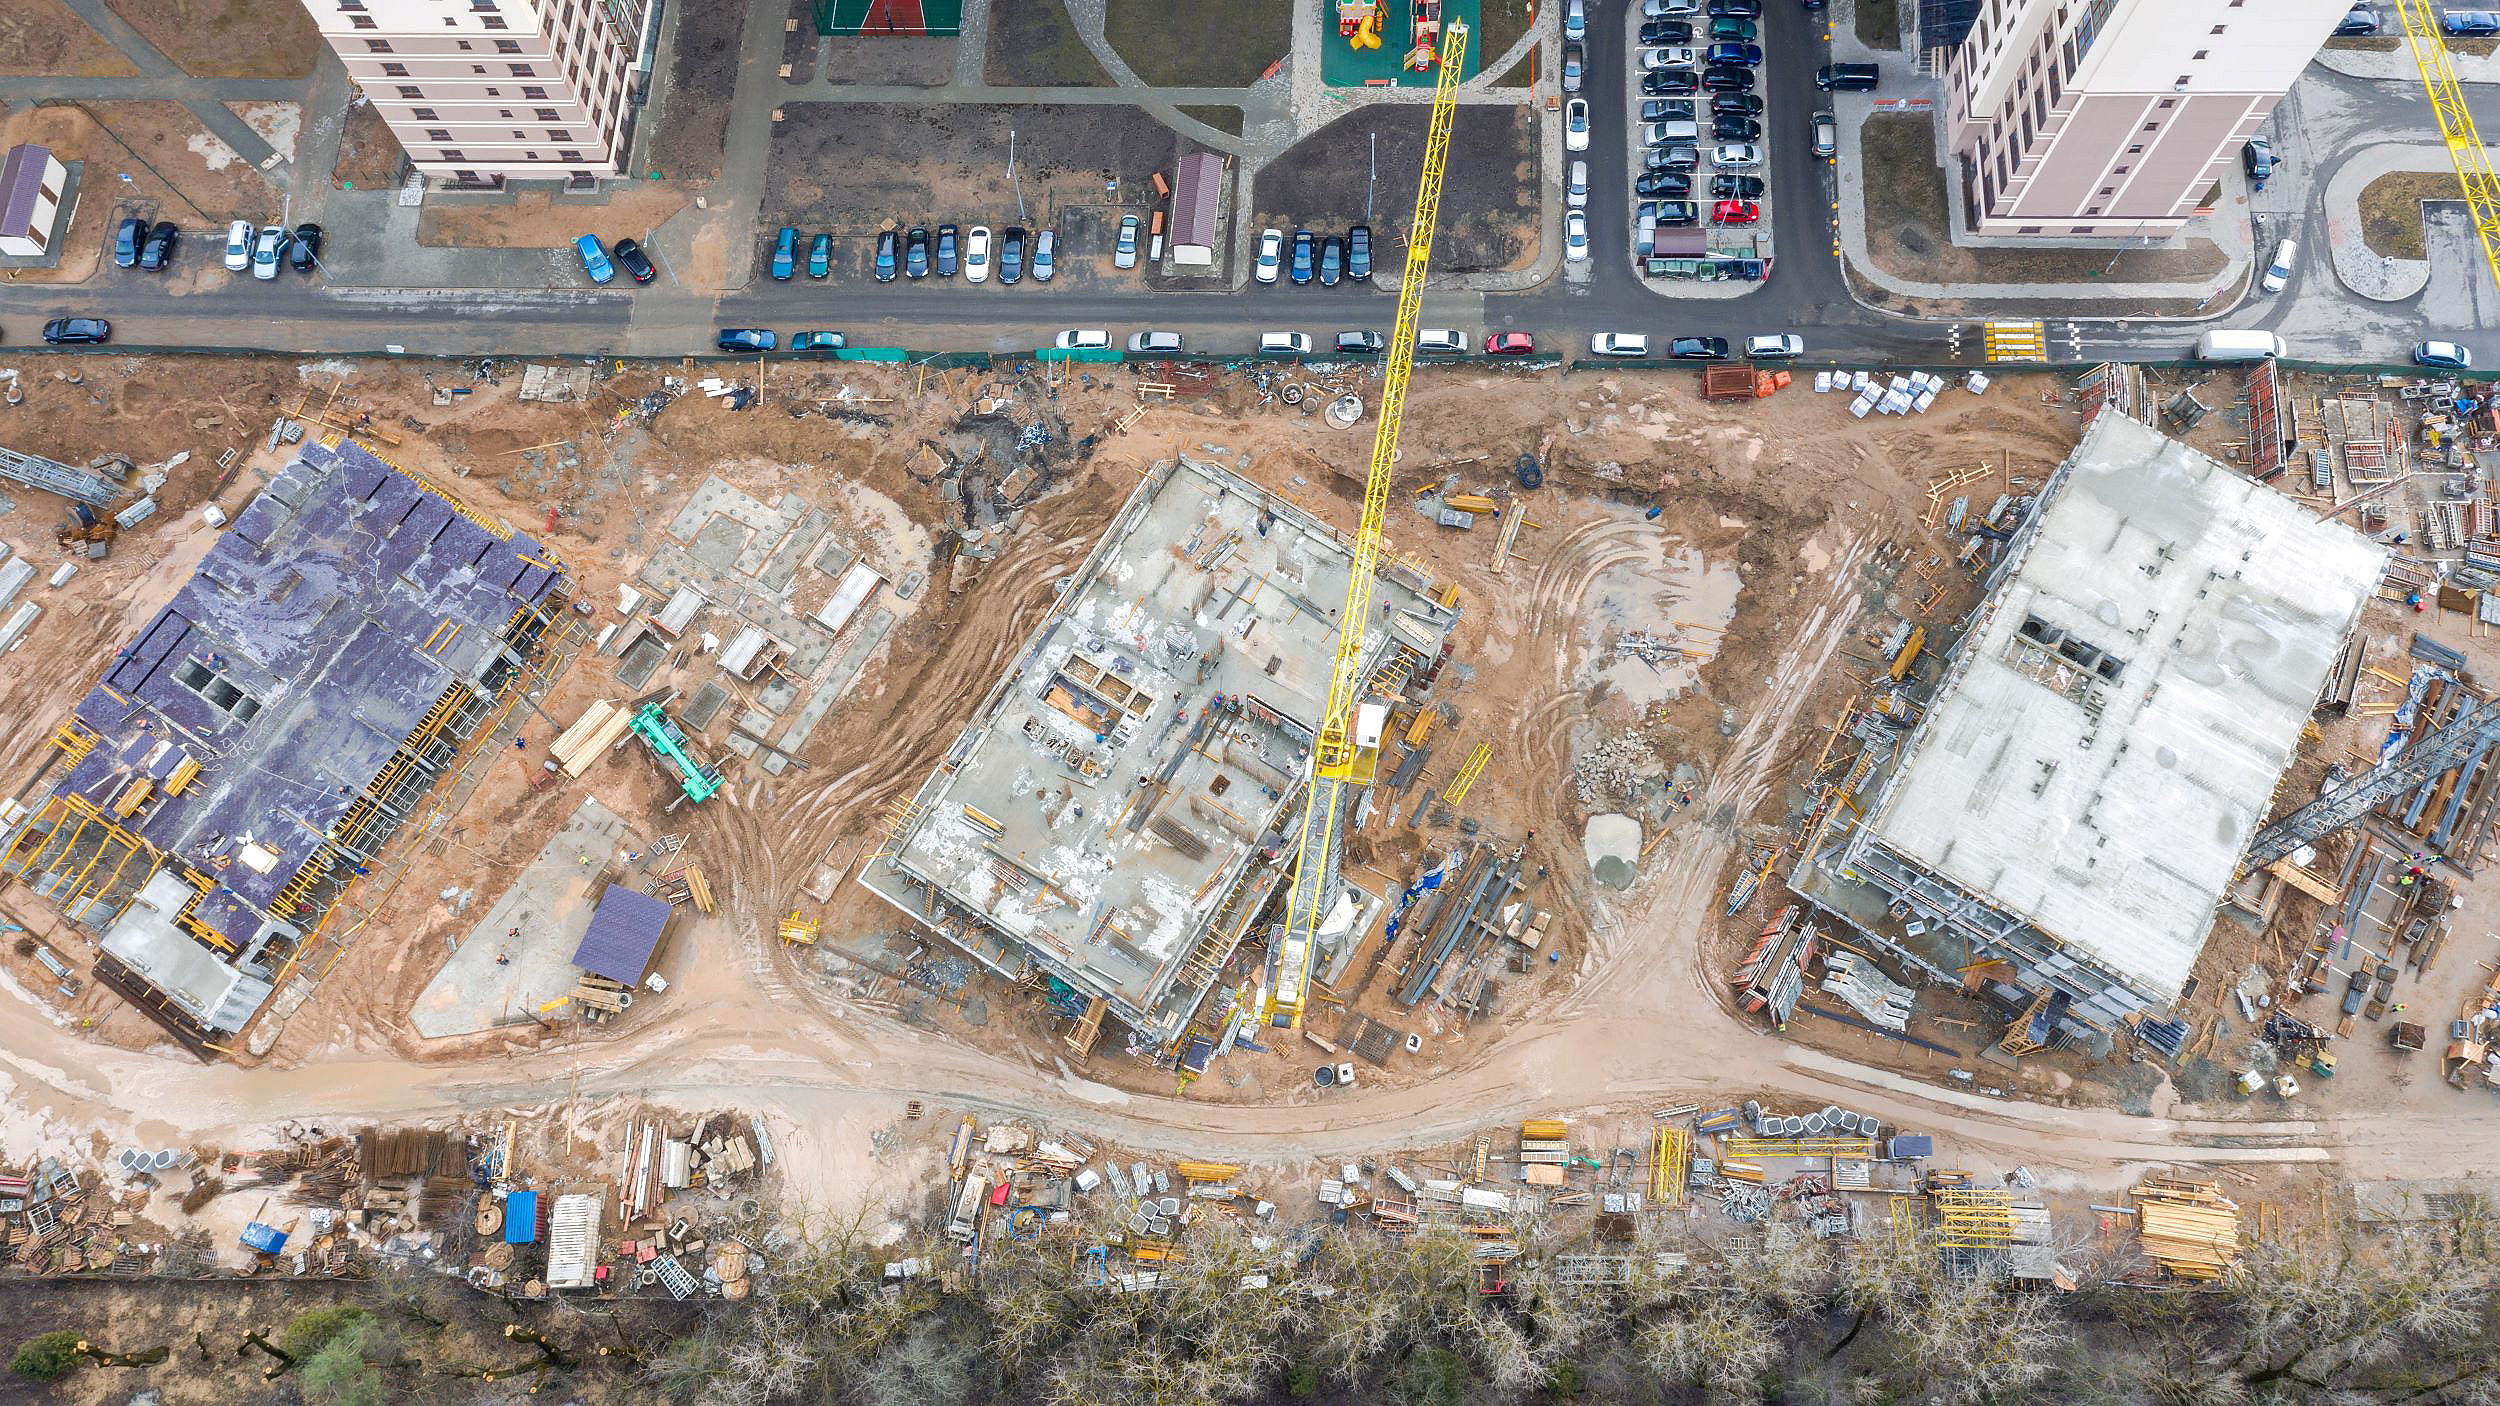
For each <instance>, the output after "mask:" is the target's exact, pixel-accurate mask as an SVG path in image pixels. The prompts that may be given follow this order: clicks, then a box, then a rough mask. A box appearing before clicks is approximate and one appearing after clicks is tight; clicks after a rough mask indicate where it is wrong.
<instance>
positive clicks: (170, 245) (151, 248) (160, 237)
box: [139, 220, 321, 273]
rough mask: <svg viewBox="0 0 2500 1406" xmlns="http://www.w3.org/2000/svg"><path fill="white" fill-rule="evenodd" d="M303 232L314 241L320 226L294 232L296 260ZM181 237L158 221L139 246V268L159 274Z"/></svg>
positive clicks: (171, 226)
mask: <svg viewBox="0 0 2500 1406" xmlns="http://www.w3.org/2000/svg"><path fill="white" fill-rule="evenodd" d="M305 230H311V231H312V232H313V238H314V239H316V240H318V239H319V238H320V237H321V226H319V225H302V226H299V227H298V228H297V229H296V231H295V254H296V257H297V258H298V259H301V258H302V257H303V253H304V231H305ZM181 235H182V231H180V230H178V229H175V228H174V222H173V221H171V220H158V221H157V222H156V224H155V226H154V227H153V228H151V229H150V230H149V231H148V237H147V239H146V240H145V241H144V242H142V243H141V244H140V245H139V267H141V268H143V269H146V270H147V271H148V272H150V273H157V272H161V271H162V270H163V269H164V268H165V266H166V265H168V264H170V263H172V262H173V261H174V243H175V241H176V240H178V239H179V238H181ZM296 267H297V268H302V267H304V265H302V264H300V263H299V264H297V265H296Z"/></svg>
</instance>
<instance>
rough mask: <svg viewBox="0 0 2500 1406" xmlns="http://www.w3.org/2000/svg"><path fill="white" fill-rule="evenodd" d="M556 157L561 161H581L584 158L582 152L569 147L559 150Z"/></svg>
mask: <svg viewBox="0 0 2500 1406" xmlns="http://www.w3.org/2000/svg"><path fill="white" fill-rule="evenodd" d="M556 159H557V160H559V161H579V160H581V159H582V154H581V153H580V152H578V151H573V150H570V149H567V150H564V151H559V152H557V153H556Z"/></svg>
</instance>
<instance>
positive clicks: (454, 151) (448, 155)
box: [441, 146, 468, 161]
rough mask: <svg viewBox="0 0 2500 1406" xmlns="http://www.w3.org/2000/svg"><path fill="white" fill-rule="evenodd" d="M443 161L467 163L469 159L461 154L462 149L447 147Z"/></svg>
mask: <svg viewBox="0 0 2500 1406" xmlns="http://www.w3.org/2000/svg"><path fill="white" fill-rule="evenodd" d="M441 159H442V160H445V161H466V160H467V159H468V158H467V157H465V156H462V155H461V154H460V148H458V147H456V146H447V147H444V148H443V154H442V157H441Z"/></svg>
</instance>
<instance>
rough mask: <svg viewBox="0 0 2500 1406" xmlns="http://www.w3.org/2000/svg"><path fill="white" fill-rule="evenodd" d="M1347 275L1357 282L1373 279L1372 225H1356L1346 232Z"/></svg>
mask: <svg viewBox="0 0 2500 1406" xmlns="http://www.w3.org/2000/svg"><path fill="white" fill-rule="evenodd" d="M1345 276H1346V277H1348V278H1351V279H1353V280H1354V281H1355V282H1357V283H1369V282H1371V281H1372V227H1371V226H1370V225H1356V226H1355V227H1354V228H1352V229H1349V230H1347V231H1346V232H1345Z"/></svg>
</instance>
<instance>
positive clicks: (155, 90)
mask: <svg viewBox="0 0 2500 1406" xmlns="http://www.w3.org/2000/svg"><path fill="white" fill-rule="evenodd" d="M65 3H66V4H67V5H68V6H69V8H70V11H71V12H72V13H73V14H75V15H77V16H78V17H79V18H80V19H82V20H85V21H86V22H87V23H88V25H89V26H91V27H92V28H94V30H95V32H96V33H98V34H100V35H102V36H104V39H105V42H106V43H109V44H111V45H112V46H113V47H114V48H116V49H119V50H121V52H122V57H123V58H126V59H128V60H130V65H131V67H133V68H136V69H138V70H139V76H138V77H136V78H78V79H62V78H8V79H0V99H5V100H7V101H9V102H19V101H34V100H38V99H41V98H46V97H70V98H82V99H90V100H93V101H97V102H108V101H170V102H178V103H180V104H182V105H183V106H184V107H186V108H188V109H190V111H191V115H192V116H193V117H196V118H198V119H199V122H200V125H201V126H203V127H206V128H207V129H208V130H209V131H210V132H211V133H212V134H214V135H215V136H216V138H217V140H219V141H221V142H224V143H225V144H226V145H227V146H230V147H232V148H234V150H235V154H236V155H238V156H241V157H242V158H243V159H244V160H245V161H248V162H250V163H251V164H252V165H253V166H255V167H258V168H261V176H262V177H263V178H264V179H265V180H267V181H268V182H269V184H270V186H271V188H273V189H274V190H276V191H277V192H278V194H279V195H280V196H281V197H283V196H284V195H285V194H286V193H287V187H288V185H289V183H290V179H291V172H290V170H289V167H288V163H287V162H285V161H283V160H281V161H278V162H276V163H274V164H268V163H269V162H270V158H272V157H274V156H276V155H277V154H278V153H277V151H276V149H275V148H273V147H271V146H270V145H269V143H268V141H267V140H266V139H264V138H263V137H262V136H261V134H260V133H258V132H255V131H253V130H252V127H251V124H250V123H248V122H245V121H244V120H243V119H242V118H240V117H237V116H235V114H234V109H232V108H230V107H228V106H226V104H227V103H229V102H238V103H241V102H273V101H274V102H292V101H294V100H295V96H296V92H297V90H299V89H300V88H301V86H302V85H301V84H300V83H298V82H296V81H294V80H290V79H274V80H273V79H254V78H194V77H192V76H191V75H189V74H187V73H184V72H183V71H182V69H181V67H180V66H179V65H177V64H176V63H175V62H174V61H173V60H172V59H169V58H167V57H165V54H164V51H162V50H160V49H158V48H157V47H156V46H155V45H154V44H151V43H149V42H148V41H147V36H146V35H143V34H141V33H140V32H139V31H138V30H136V29H133V28H131V27H130V25H129V23H128V22H127V21H125V20H124V19H122V17H121V16H119V15H117V14H114V13H113V11H112V8H111V7H110V6H108V5H106V4H105V3H104V0H65ZM64 84H71V85H74V86H73V87H70V88H68V89H64V88H63V87H62V85H64Z"/></svg>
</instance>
